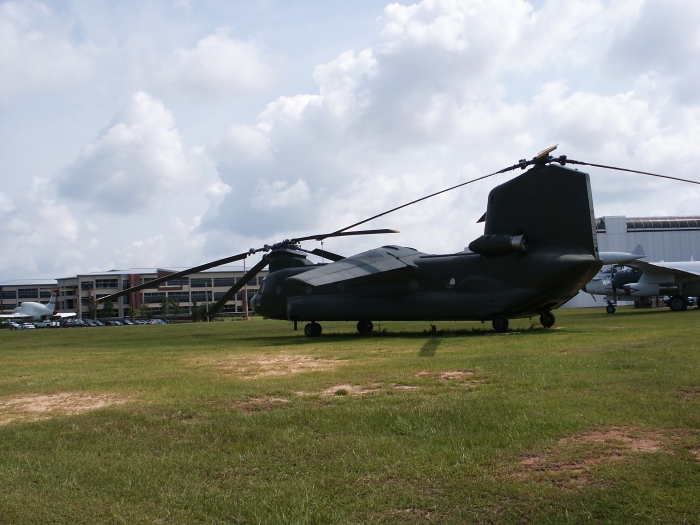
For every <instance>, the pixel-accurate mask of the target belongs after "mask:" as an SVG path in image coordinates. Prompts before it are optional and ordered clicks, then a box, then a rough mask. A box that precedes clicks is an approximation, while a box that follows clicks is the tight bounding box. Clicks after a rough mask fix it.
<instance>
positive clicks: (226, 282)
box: [214, 277, 236, 288]
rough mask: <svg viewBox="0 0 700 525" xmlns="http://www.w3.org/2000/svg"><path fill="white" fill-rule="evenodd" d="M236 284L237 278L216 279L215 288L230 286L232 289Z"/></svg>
mask: <svg viewBox="0 0 700 525" xmlns="http://www.w3.org/2000/svg"><path fill="white" fill-rule="evenodd" d="M234 284H236V278H235V277H214V286H215V287H218V286H228V287H229V288H231V287H232V286H233V285H234Z"/></svg>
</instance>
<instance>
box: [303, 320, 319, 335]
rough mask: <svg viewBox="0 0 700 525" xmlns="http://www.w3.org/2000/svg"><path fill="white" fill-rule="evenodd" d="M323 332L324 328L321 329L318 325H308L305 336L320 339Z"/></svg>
mask: <svg viewBox="0 0 700 525" xmlns="http://www.w3.org/2000/svg"><path fill="white" fill-rule="evenodd" d="M321 332H323V328H321V325H320V324H318V323H308V324H307V325H306V326H305V327H304V335H306V337H318V336H319V335H321Z"/></svg>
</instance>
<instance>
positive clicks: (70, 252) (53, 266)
mask: <svg viewBox="0 0 700 525" xmlns="http://www.w3.org/2000/svg"><path fill="white" fill-rule="evenodd" d="M28 190H29V191H27V192H26V193H24V194H23V195H21V196H19V197H17V198H16V199H10V198H9V197H7V196H5V195H3V194H0V223H2V224H3V228H2V229H0V245H2V247H3V249H2V250H0V272H2V273H5V274H10V275H15V276H18V277H19V276H27V275H30V274H32V273H37V272H38V273H44V274H45V273H48V272H56V271H63V269H64V268H65V267H66V266H72V265H74V264H75V262H76V261H78V260H80V259H81V255H80V252H79V250H78V246H77V240H78V235H79V227H78V221H77V220H76V218H75V217H74V215H73V214H72V213H71V211H70V210H69V209H68V207H67V206H66V205H65V204H63V203H60V202H57V201H56V200H55V199H54V198H53V197H52V195H51V193H52V192H51V190H50V187H49V185H48V184H47V181H45V180H34V181H32V182H31V184H30V185H29V188H28Z"/></svg>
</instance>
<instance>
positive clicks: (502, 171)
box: [328, 163, 522, 237]
mask: <svg viewBox="0 0 700 525" xmlns="http://www.w3.org/2000/svg"><path fill="white" fill-rule="evenodd" d="M520 167H522V164H520V163H519V164H514V165H512V166H508V167H507V168H503V169H502V170H498V171H494V172H493V173H489V174H488V175H482V176H481V177H477V178H476V179H471V180H468V181H467V182H462V183H460V184H456V185H454V186H451V187H449V188H446V189H444V190H440V191H436V192H435V193H431V194H430V195H426V196H425V197H421V198H420V199H416V200H414V201H411V202H407V203H406V204H402V205H401V206H397V207H396V208H391V209H390V210H387V211H384V212H382V213H378V214H377V215H373V216H372V217H370V218H369V219H365V220H363V221H360V222H356V223H355V224H351V225H350V226H346V227H345V228H343V229H340V230H338V231H335V232H333V233H331V234H330V235H328V237H339V236H340V234H342V233H343V232H345V231H346V230H349V229H350V228H354V227H355V226H359V225H360V224H364V223H366V222H369V221H373V220H374V219H378V218H379V217H383V216H384V215H388V214H390V213H393V212H395V211H398V210H400V209H402V208H406V207H407V206H411V205H412V204H416V203H418V202H421V201H424V200H427V199H430V198H432V197H436V196H437V195H441V194H443V193H447V192H448V191H452V190H456V189H457V188H461V187H462V186H466V185H467V184H471V183H473V182H477V181H480V180H484V179H488V178H489V177H493V176H494V175H499V174H501V173H505V172H507V171H511V170H514V169H516V168H520Z"/></svg>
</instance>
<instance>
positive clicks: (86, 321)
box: [83, 319, 97, 326]
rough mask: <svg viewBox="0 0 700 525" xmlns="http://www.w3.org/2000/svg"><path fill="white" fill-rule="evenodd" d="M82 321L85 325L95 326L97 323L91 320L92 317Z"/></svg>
mask: <svg viewBox="0 0 700 525" xmlns="http://www.w3.org/2000/svg"><path fill="white" fill-rule="evenodd" d="M83 322H84V323H85V324H86V325H87V326H97V323H96V322H95V321H93V320H92V319H83Z"/></svg>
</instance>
